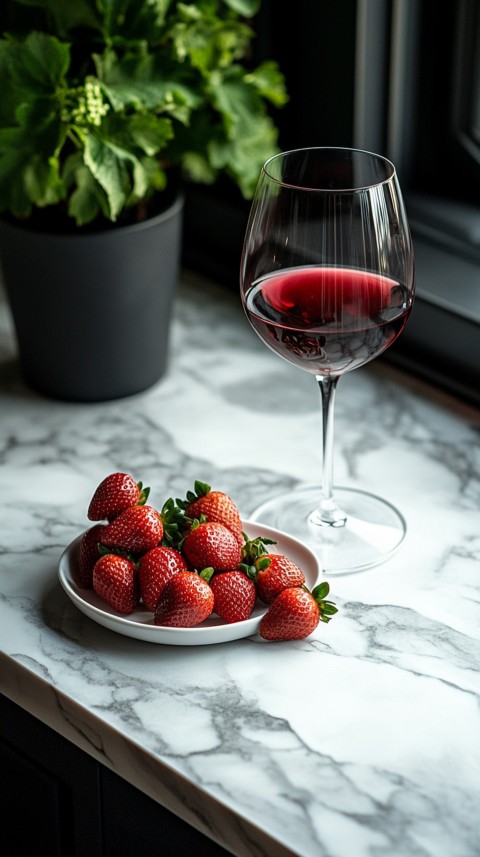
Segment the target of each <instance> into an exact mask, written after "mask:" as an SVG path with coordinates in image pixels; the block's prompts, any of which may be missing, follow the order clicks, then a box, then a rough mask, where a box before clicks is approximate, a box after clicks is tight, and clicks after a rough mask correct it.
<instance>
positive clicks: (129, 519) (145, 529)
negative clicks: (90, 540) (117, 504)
mask: <svg viewBox="0 0 480 857" xmlns="http://www.w3.org/2000/svg"><path fill="white" fill-rule="evenodd" d="M162 536H163V522H162V519H161V517H160V514H159V513H158V512H157V510H156V509H154V508H153V506H131V507H130V508H129V509H125V511H124V512H120V514H119V515H117V517H116V518H114V520H113V521H111V522H110V523H109V524H107V526H106V527H105V529H104V532H103V534H102V544H103V545H106V546H107V547H111V548H113V547H115V548H120V549H121V550H124V551H128V552H129V553H144V552H145V551H148V550H151V548H154V547H156V545H158V544H159V542H160V541H161V540H162Z"/></svg>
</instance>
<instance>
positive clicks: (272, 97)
mask: <svg viewBox="0 0 480 857" xmlns="http://www.w3.org/2000/svg"><path fill="white" fill-rule="evenodd" d="M245 82H246V83H248V84H251V85H252V86H253V87H254V88H255V89H256V90H257V92H258V93H259V94H260V95H261V96H262V97H263V98H267V99H268V100H269V101H270V102H271V103H272V104H274V105H275V107H283V106H284V104H286V103H287V101H288V95H287V92H286V89H285V80H284V77H283V75H282V73H281V71H280V69H279V67H278V64H277V63H276V62H273V61H272V60H269V61H267V62H264V63H262V65H260V66H258V68H256V69H255V71H252V72H250V74H247V75H246V76H245Z"/></svg>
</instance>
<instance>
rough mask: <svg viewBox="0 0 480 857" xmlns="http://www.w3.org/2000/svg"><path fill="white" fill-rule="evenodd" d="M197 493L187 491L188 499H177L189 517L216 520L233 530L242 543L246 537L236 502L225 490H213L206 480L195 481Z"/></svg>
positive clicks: (241, 543)
mask: <svg viewBox="0 0 480 857" xmlns="http://www.w3.org/2000/svg"><path fill="white" fill-rule="evenodd" d="M194 488H195V493H194V492H193V491H188V492H187V499H186V501H185V500H177V504H178V506H179V507H180V508H181V509H183V510H184V511H185V514H186V515H187V517H189V518H196V519H197V520H204V521H216V522H217V523H218V524H223V525H224V526H225V527H227V529H229V530H231V531H232V533H233V534H234V535H235V537H236V539H237V540H238V542H239V544H240V545H243V543H244V541H245V539H244V537H243V533H242V521H241V518H240V512H239V510H238V507H237V505H236V503H234V501H233V500H232V498H231V497H229V495H228V494H224V492H223V491H212V490H211V488H210V485H207V484H206V483H205V482H199V481H198V480H197V481H196V482H195V486H194Z"/></svg>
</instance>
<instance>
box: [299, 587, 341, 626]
mask: <svg viewBox="0 0 480 857" xmlns="http://www.w3.org/2000/svg"><path fill="white" fill-rule="evenodd" d="M303 588H304V589H306V590H307V592H309V591H310V590H309V589H307V587H306V586H304V587H303ZM329 592H330V584H328V583H327V581H326V580H324V581H323V582H322V583H318V584H317V586H314V588H313V589H312V591H311V593H310V594H311V595H312V596H313V598H314V599H315V601H316V602H317V604H318V606H319V608H320V620H321V621H322V622H330V619H331V618H332V616H334V615H335V613H338V607H335V604H334V602H333V601H327V600H326V596H327V595H328V593H329Z"/></svg>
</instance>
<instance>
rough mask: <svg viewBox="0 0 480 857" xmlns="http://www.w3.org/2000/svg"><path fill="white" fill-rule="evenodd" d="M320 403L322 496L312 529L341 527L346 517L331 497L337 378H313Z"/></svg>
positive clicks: (312, 518)
mask: <svg viewBox="0 0 480 857" xmlns="http://www.w3.org/2000/svg"><path fill="white" fill-rule="evenodd" d="M315 377H316V379H317V382H318V386H319V388H320V396H321V401H322V462H323V463H322V471H323V473H322V495H321V502H320V505H319V506H318V508H317V509H315V511H314V512H312V513H311V515H310V516H309V519H308V521H309V524H310V525H311V526H312V527H343V526H344V525H345V523H346V520H347V516H346V515H345V513H344V512H342V510H341V509H339V507H338V506H337V504H336V502H335V500H334V497H333V435H334V430H333V426H334V406H335V391H336V389H337V383H338V379H339V376H338V375H337V376H323V375H316V376H315Z"/></svg>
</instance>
